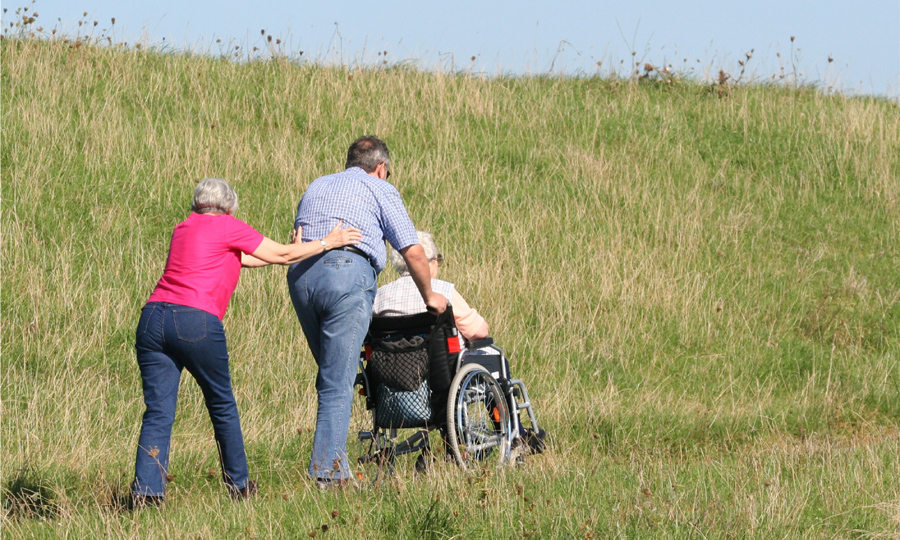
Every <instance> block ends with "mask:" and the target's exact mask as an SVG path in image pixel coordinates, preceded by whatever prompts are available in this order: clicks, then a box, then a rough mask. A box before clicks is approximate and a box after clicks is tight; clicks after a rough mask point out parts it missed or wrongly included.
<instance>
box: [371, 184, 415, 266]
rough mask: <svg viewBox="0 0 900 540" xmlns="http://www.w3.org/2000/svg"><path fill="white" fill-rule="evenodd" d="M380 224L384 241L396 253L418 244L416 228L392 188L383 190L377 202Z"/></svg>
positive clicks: (398, 193) (394, 189) (398, 195)
mask: <svg viewBox="0 0 900 540" xmlns="http://www.w3.org/2000/svg"><path fill="white" fill-rule="evenodd" d="M379 204H380V206H381V222H382V230H383V231H384V237H385V239H386V240H387V241H388V242H390V244H391V246H393V248H394V249H396V250H397V251H401V250H403V249H406V248H407V247H409V246H412V245H416V244H418V243H419V236H418V235H417V234H416V226H415V225H413V222H412V219H410V217H409V212H407V211H406V207H405V206H404V205H403V199H401V198H400V192H399V191H397V189H396V188H394V186H390V185H389V188H388V189H386V190H385V192H384V193H383V194H382V196H381V197H380V200H379Z"/></svg>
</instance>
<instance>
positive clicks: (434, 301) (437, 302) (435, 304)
mask: <svg viewBox="0 0 900 540" xmlns="http://www.w3.org/2000/svg"><path fill="white" fill-rule="evenodd" d="M425 307H426V308H427V309H428V313H432V314H434V315H440V314H441V313H443V312H444V311H446V310H447V298H446V297H445V296H444V295H442V294H438V293H436V292H432V293H431V295H430V296H429V297H428V300H426V301H425Z"/></svg>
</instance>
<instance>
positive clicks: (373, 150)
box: [346, 135, 391, 173]
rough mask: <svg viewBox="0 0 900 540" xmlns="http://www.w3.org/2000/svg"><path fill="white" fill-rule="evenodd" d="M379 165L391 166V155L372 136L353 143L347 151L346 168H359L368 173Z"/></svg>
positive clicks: (377, 139)
mask: <svg viewBox="0 0 900 540" xmlns="http://www.w3.org/2000/svg"><path fill="white" fill-rule="evenodd" d="M379 163H384V164H385V166H390V164H391V153H390V152H389V151H388V147H387V144H385V143H384V141H382V140H381V139H379V138H377V137H374V136H372V135H366V136H365V137H360V138H358V139H356V140H355V141H353V144H351V145H350V149H349V150H347V164H346V168H348V169H349V168H350V167H359V168H361V169H362V170H364V171H366V172H367V173H370V172H372V171H374V170H375V168H376V167H378V164H379Z"/></svg>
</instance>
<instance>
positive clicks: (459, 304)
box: [450, 289, 485, 339]
mask: <svg viewBox="0 0 900 540" xmlns="http://www.w3.org/2000/svg"><path fill="white" fill-rule="evenodd" d="M450 304H451V305H452V306H453V318H454V319H455V320H456V328H457V330H459V333H460V334H462V336H463V337H464V338H466V339H469V336H472V335H474V334H475V332H477V331H478V329H479V328H481V325H482V324H484V322H485V321H484V317H482V316H481V315H480V314H479V313H478V312H477V311H476V310H474V309H472V308H471V307H469V304H468V303H467V302H466V301H465V299H463V297H462V296H461V295H460V294H459V293H458V292H457V291H456V289H453V299H452V301H451V302H450Z"/></svg>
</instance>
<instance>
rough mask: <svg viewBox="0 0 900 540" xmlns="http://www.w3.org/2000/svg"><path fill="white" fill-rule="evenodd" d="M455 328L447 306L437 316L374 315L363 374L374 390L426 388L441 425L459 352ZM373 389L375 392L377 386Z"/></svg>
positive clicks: (367, 337)
mask: <svg viewBox="0 0 900 540" xmlns="http://www.w3.org/2000/svg"><path fill="white" fill-rule="evenodd" d="M458 336H459V331H458V330H457V329H456V324H455V322H454V319H453V310H452V309H451V307H450V306H448V307H447V310H446V311H445V312H444V313H442V314H441V315H437V316H436V315H432V314H430V313H427V312H426V313H420V314H416V315H402V316H392V317H373V318H372V322H371V324H370V325H369V332H368V335H367V336H366V341H365V347H366V351H365V357H366V361H367V362H366V376H367V377H368V379H369V382H370V385H371V387H372V388H373V389H377V388H379V385H381V384H384V385H385V386H387V387H389V388H390V389H391V390H392V391H401V392H412V391H417V390H419V389H420V388H421V387H422V385H423V384H424V383H426V382H427V386H428V388H429V389H430V392H429V393H430V402H431V409H432V413H433V414H432V415H431V417H432V418H434V419H436V421H437V422H438V423H440V421H441V419H442V418H444V415H445V414H446V396H447V392H448V389H449V388H450V383H451V382H452V381H453V376H454V375H455V373H456V368H457V364H458V359H459V354H460V344H459V337H458ZM376 392H377V390H376Z"/></svg>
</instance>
